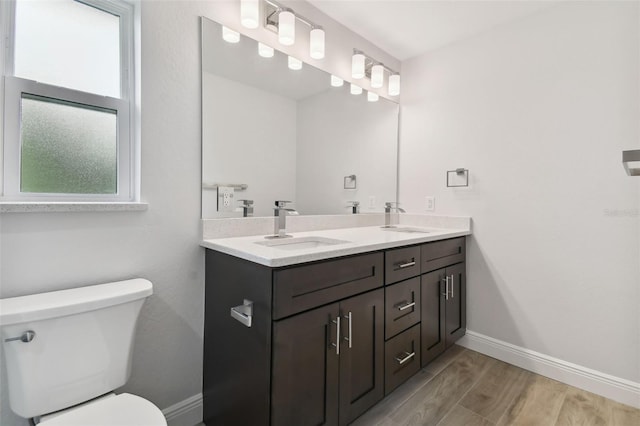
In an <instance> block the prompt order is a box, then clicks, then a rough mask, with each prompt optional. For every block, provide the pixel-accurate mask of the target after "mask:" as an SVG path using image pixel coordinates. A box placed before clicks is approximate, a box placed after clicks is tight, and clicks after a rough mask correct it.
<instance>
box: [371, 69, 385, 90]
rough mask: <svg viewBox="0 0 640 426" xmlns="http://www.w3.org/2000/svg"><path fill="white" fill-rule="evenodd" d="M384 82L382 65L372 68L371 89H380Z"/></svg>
mask: <svg viewBox="0 0 640 426" xmlns="http://www.w3.org/2000/svg"><path fill="white" fill-rule="evenodd" d="M383 82H384V67H383V66H382V65H374V66H372V67H371V87H373V88H374V89H379V88H381V87H382V83H383Z"/></svg>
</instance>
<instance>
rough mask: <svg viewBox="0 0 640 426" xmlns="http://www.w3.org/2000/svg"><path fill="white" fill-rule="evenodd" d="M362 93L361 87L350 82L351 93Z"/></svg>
mask: <svg viewBox="0 0 640 426" xmlns="http://www.w3.org/2000/svg"><path fill="white" fill-rule="evenodd" d="M361 93H362V87H360V86H358V85H356V84H353V83H351V94H352V95H359V94H361Z"/></svg>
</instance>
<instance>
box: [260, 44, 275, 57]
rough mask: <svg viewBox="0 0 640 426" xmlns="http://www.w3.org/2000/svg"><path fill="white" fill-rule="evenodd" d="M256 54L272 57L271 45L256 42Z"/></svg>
mask: <svg viewBox="0 0 640 426" xmlns="http://www.w3.org/2000/svg"><path fill="white" fill-rule="evenodd" d="M258 55H260V56H262V57H263V58H273V47H271V46H267V45H266V44H263V43H258Z"/></svg>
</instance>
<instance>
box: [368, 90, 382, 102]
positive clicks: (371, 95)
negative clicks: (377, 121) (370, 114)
mask: <svg viewBox="0 0 640 426" xmlns="http://www.w3.org/2000/svg"><path fill="white" fill-rule="evenodd" d="M379 98H380V96H378V94H377V93H373V92H367V100H368V101H369V102H378V99H379Z"/></svg>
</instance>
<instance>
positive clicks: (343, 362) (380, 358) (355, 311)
mask: <svg viewBox="0 0 640 426" xmlns="http://www.w3.org/2000/svg"><path fill="white" fill-rule="evenodd" d="M340 313H341V314H342V330H343V332H342V337H341V339H342V344H341V345H340V424H341V425H346V424H348V423H350V422H352V421H353V420H354V419H355V418H356V417H358V416H359V415H361V414H362V413H364V412H365V411H366V410H368V409H369V408H370V407H372V406H373V405H374V404H375V403H376V402H378V401H380V400H381V399H382V397H383V396H384V290H383V289H379V290H375V291H371V292H368V293H364V294H361V295H359V296H354V297H351V298H349V299H347V300H344V301H342V302H340Z"/></svg>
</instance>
